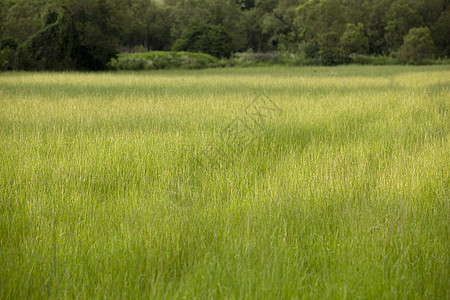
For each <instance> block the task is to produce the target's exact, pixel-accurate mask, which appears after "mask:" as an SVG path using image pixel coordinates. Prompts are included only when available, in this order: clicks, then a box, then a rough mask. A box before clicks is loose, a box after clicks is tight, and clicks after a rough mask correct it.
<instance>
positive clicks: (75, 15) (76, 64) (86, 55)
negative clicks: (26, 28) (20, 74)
mask: <svg viewBox="0 0 450 300" xmlns="http://www.w3.org/2000/svg"><path fill="white" fill-rule="evenodd" d="M123 10H124V7H123V1H120V0H82V1H76V2H74V1H70V0H64V1H61V2H60V6H59V8H58V11H49V12H48V13H47V14H46V17H45V22H44V26H43V28H42V29H41V30H40V31H39V32H38V33H36V34H35V35H33V36H32V37H31V38H30V39H28V40H27V42H26V43H24V44H23V45H22V46H21V47H20V48H19V53H18V59H19V64H20V67H21V68H24V69H51V70H62V69H79V70H102V69H105V68H106V66H107V63H108V62H109V61H110V59H111V58H112V57H114V56H115V55H116V53H117V48H118V46H119V40H120V36H121V34H122V28H124V24H125V22H126V19H125V18H124V15H123V14H122V11H123Z"/></svg>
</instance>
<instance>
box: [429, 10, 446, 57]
mask: <svg viewBox="0 0 450 300" xmlns="http://www.w3.org/2000/svg"><path fill="white" fill-rule="evenodd" d="M431 34H432V37H433V41H434V43H435V46H436V51H437V53H436V54H437V55H439V56H446V57H450V6H449V7H448V8H447V10H445V11H444V12H442V14H441V15H440V17H439V19H438V20H437V21H436V22H435V23H434V24H433V25H432V33H431Z"/></svg>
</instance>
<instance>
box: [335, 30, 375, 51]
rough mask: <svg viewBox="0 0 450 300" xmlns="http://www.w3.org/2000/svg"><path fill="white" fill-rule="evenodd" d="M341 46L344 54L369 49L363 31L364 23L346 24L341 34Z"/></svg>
mask: <svg viewBox="0 0 450 300" xmlns="http://www.w3.org/2000/svg"><path fill="white" fill-rule="evenodd" d="M340 42H341V46H342V49H343V50H344V53H345V54H346V55H349V54H351V53H358V54H365V53H367V51H368V50H369V40H368V38H367V36H366V35H365V33H364V25H363V24H361V23H358V25H356V26H355V25H354V24H347V27H346V29H345V32H344V33H343V34H342V36H341V41H340Z"/></svg>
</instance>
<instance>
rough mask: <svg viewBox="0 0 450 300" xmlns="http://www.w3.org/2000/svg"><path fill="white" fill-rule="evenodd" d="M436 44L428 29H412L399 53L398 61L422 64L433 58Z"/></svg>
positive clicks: (404, 39)
mask: <svg viewBox="0 0 450 300" xmlns="http://www.w3.org/2000/svg"><path fill="white" fill-rule="evenodd" d="M433 51H434V43H433V39H432V38H431V32H430V29H428V27H419V28H411V30H409V32H408V34H407V35H406V36H405V37H404V38H403V45H402V46H401V47H400V49H398V51H397V57H398V59H399V60H400V61H401V62H403V63H407V64H413V65H418V64H422V63H423V62H424V61H425V60H426V59H430V58H431V57H432V56H433Z"/></svg>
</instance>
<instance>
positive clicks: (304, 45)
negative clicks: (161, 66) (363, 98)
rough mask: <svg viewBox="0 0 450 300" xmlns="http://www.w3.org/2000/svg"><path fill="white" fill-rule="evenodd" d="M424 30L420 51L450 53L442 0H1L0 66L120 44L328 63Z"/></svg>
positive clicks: (85, 54) (387, 48) (410, 39)
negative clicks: (282, 54) (279, 54)
mask: <svg viewBox="0 0 450 300" xmlns="http://www.w3.org/2000/svg"><path fill="white" fill-rule="evenodd" d="M414 28H415V29H414ZM420 28H426V30H427V32H426V34H425V33H424V32H425V31H424V30H422V29H421V30H419V31H417V29H420ZM412 29H414V30H413V31H411V30H412ZM199 32H200V33H199ZM424 34H425V35H426V36H427V37H426V39H425V40H426V41H427V45H428V44H432V45H433V47H431V48H430V47H429V46H426V47H425V48H426V49H427V50H426V51H427V52H426V57H433V56H434V57H448V56H449V55H450V47H449V41H450V4H449V2H448V1H447V0H78V1H71V0H50V1H43V0H3V1H2V2H0V59H3V61H0V68H3V69H5V68H6V69H8V68H9V69H11V68H12V69H48V70H65V69H80V70H101V69H105V68H106V66H107V63H108V62H109V61H110V60H111V58H113V57H115V56H116V55H117V54H118V53H119V52H132V51H137V50H171V49H180V50H188V51H195V52H203V53H209V54H212V55H215V56H217V57H228V56H229V55H230V54H231V53H233V52H242V51H258V52H273V51H287V52H291V53H302V54H303V55H304V56H305V57H307V58H309V59H310V60H311V61H314V62H316V63H318V64H324V65H330V64H337V63H345V62H346V61H348V58H349V57H350V55H351V54H353V53H357V54H375V55H397V56H398V57H404V55H405V53H411V51H413V50H414V49H416V52H417V51H418V50H417V49H419V48H417V47H419V44H420V43H417V42H414V41H415V39H418V36H419V35H420V36H422V38H421V39H422V40H423V39H424V38H423V35H424ZM430 41H431V43H430ZM420 45H422V44H420ZM420 49H421V48H420ZM402 55H403V56H402ZM404 61H407V62H409V63H412V62H411V61H410V60H409V59H405V60H404ZM419 61H422V59H421V60H419ZM414 63H417V61H415V62H414Z"/></svg>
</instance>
